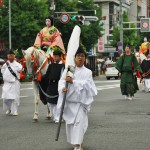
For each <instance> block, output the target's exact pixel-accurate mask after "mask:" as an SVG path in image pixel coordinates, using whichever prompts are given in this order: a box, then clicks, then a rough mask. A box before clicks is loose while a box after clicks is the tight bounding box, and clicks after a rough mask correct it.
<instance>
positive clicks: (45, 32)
mask: <svg viewBox="0 0 150 150" xmlns="http://www.w3.org/2000/svg"><path fill="white" fill-rule="evenodd" d="M45 24H46V27H44V28H43V29H42V30H40V32H39V33H38V34H37V36H36V39H35V42H34V47H35V48H37V49H42V50H44V51H49V49H50V46H59V47H60V49H62V52H63V53H64V54H65V48H64V44H63V41H62V38H61V33H60V32H59V31H58V29H57V28H56V27H54V19H53V18H52V17H46V18H45Z"/></svg>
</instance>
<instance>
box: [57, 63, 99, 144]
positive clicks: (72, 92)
mask: <svg viewBox="0 0 150 150" xmlns="http://www.w3.org/2000/svg"><path fill="white" fill-rule="evenodd" d="M65 82H66V81H65V80H60V81H59V86H58V91H59V99H58V103H57V108H58V111H59V112H60V108H61V104H62V100H63V97H64V93H63V92H62V88H63V87H65ZM95 95H97V89H96V86H95V84H94V82H93V79H92V72H91V70H89V69H87V68H86V67H84V66H82V67H76V68H75V73H74V78H73V84H69V85H68V92H67V96H66V103H65V108H64V114H63V118H64V120H65V122H66V133H67V141H68V142H69V143H71V144H73V145H74V144H82V142H83V137H84V134H85V132H86V130H87V127H88V117H87V112H88V111H89V110H90V105H91V103H92V102H93V96H95Z"/></svg>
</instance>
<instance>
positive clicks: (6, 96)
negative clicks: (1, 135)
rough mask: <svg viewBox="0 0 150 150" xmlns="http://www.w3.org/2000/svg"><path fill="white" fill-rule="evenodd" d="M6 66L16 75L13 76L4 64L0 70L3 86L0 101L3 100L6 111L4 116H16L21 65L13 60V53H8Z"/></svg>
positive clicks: (18, 102)
mask: <svg viewBox="0 0 150 150" xmlns="http://www.w3.org/2000/svg"><path fill="white" fill-rule="evenodd" d="M7 57H8V61H7V63H8V65H9V66H10V68H11V69H12V71H13V72H14V73H15V74H16V76H14V75H13V74H12V73H11V71H10V70H9V69H8V66H7V64H6V63H5V64H4V65H3V66H2V68H1V72H2V76H3V80H4V84H3V87H2V99H3V110H6V114H7V115H8V114H12V115H14V116H17V115H18V106H19V104H20V81H19V79H20V71H21V69H22V65H21V64H20V63H18V62H17V61H16V60H15V55H14V52H13V51H10V52H9V53H8V56H7Z"/></svg>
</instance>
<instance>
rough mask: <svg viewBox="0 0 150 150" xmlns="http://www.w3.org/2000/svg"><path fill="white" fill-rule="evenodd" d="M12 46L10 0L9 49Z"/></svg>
mask: <svg viewBox="0 0 150 150" xmlns="http://www.w3.org/2000/svg"><path fill="white" fill-rule="evenodd" d="M11 48H12V46H11V0H9V50H10V49H11Z"/></svg>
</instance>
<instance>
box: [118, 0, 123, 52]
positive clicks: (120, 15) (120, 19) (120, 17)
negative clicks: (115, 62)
mask: <svg viewBox="0 0 150 150" xmlns="http://www.w3.org/2000/svg"><path fill="white" fill-rule="evenodd" d="M119 22H120V41H121V42H122V50H123V18H122V0H120V13H119Z"/></svg>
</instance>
